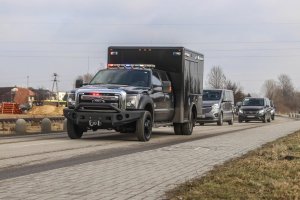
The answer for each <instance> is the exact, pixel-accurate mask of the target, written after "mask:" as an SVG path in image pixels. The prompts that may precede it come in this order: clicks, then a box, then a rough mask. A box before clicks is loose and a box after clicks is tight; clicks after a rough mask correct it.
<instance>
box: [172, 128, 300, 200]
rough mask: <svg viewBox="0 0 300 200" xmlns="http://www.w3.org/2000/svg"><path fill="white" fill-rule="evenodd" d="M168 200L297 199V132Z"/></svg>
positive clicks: (192, 183) (299, 136)
mask: <svg viewBox="0 0 300 200" xmlns="http://www.w3.org/2000/svg"><path fill="white" fill-rule="evenodd" d="M167 198H168V199H299V198H300V132H297V133H294V134H292V135H290V136H288V137H285V138H282V139H279V140H277V141H275V142H273V143H270V144H267V145H265V146H264V147H262V148H260V149H258V150H256V151H252V152H250V153H249V154H247V155H245V156H244V157H242V158H239V159H236V160H232V161H229V162H227V163H226V164H224V165H222V166H218V167H216V168H215V169H214V170H213V171H211V172H209V173H208V174H206V176H205V177H203V178H200V179H199V180H193V181H190V182H187V183H185V184H182V185H180V186H178V187H177V188H175V189H174V190H172V191H169V192H167Z"/></svg>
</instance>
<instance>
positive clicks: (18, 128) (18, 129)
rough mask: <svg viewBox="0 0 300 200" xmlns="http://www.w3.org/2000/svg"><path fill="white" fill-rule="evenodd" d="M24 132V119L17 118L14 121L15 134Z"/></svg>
mask: <svg viewBox="0 0 300 200" xmlns="http://www.w3.org/2000/svg"><path fill="white" fill-rule="evenodd" d="M25 133H26V121H25V120H24V119H18V120H17V121H16V134H25Z"/></svg>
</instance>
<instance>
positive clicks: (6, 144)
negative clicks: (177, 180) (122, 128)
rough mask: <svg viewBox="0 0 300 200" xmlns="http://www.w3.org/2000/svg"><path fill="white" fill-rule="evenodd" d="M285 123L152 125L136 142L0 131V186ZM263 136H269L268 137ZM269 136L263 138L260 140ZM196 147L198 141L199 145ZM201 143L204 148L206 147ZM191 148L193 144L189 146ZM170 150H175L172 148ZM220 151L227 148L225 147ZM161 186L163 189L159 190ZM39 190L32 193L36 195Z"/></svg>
mask: <svg viewBox="0 0 300 200" xmlns="http://www.w3.org/2000/svg"><path fill="white" fill-rule="evenodd" d="M285 126H286V127H293V128H292V129H291V130H297V128H299V129H300V126H299V122H295V123H294V121H293V120H291V119H288V118H281V117H277V118H276V119H275V121H272V122H271V123H260V122H253V123H242V124H238V123H235V124H234V125H233V126H230V125H227V124H225V123H224V125H223V126H216V125H215V124H207V125H205V126H196V127H195V129H194V132H193V135H191V136H178V135H174V133H173V129H172V128H171V127H164V128H158V129H154V132H153V136H152V138H151V141H150V142H147V143H143V142H138V141H137V139H136V137H135V136H134V135H131V134H119V133H115V132H113V131H99V132H89V133H86V134H85V135H84V136H83V138H82V139H80V140H70V139H69V138H68V137H67V135H66V133H55V134H40V135H30V136H15V137H1V138H0V152H1V153H0V186H1V183H3V181H4V183H5V182H7V181H8V182H12V181H13V180H15V179H18V178H19V179H22V177H24V178H25V177H29V176H39V175H40V174H44V173H50V172H53V171H55V170H58V171H63V170H66V169H68V168H77V167H80V166H83V165H88V166H89V165H92V166H94V164H95V163H102V162H104V163H107V164H108V163H110V161H112V162H111V163H114V162H115V161H116V160H119V159H123V158H127V160H128V157H129V158H131V157H134V156H135V155H137V154H141V153H143V152H144V154H145V155H146V154H147V152H153V151H160V150H161V149H166V148H167V149H168V148H170V149H174V146H175V147H176V145H177V146H187V147H190V146H192V145H190V144H192V143H195V142H206V141H207V140H209V139H213V140H216V141H219V140H222V139H221V138H223V137H225V136H227V135H228V137H229V136H230V137H231V136H232V137H231V139H230V141H234V143H235V142H237V141H238V140H239V135H245V134H246V135H247V137H250V138H251V134H250V135H249V133H253V137H255V134H258V133H261V132H264V131H266V132H272V130H273V129H274V131H275V130H277V131H278V129H279V127H280V128H283V129H282V130H287V131H291V130H288V129H285V128H284V127H285ZM280 130H281V129H280ZM254 133H255V134H254ZM288 133H290V132H288ZM288 133H285V134H288ZM262 136H263V135H262ZM274 137H275V136H274ZM276 137H277V136H276ZM225 138H226V137H225ZM253 139H255V138H253ZM268 140H270V138H269V139H268ZM268 140H264V141H263V142H266V141H268ZM220 142H222V141H220ZM261 143H262V142H259V143H258V145H261ZM237 144H238V143H237ZM214 145H215V144H208V145H207V148H210V146H214ZM256 146H257V144H256V143H254V144H252V145H251V147H247V148H246V147H245V151H247V150H248V149H249V148H250V149H251V148H253V147H256ZM201 148H203V147H202V146H201ZM201 148H200V147H197V148H195V149H197V150H196V151H199V150H201ZM205 148H206V147H205ZM205 148H204V151H206V150H205ZM195 149H193V151H194V150H195ZM172 152H173V153H174V151H173V150H172ZM223 152H225V153H226V151H225V150H224V151H223ZM242 153H244V152H242ZM237 154H239V153H237ZM226 155H227V154H226ZM230 155H231V154H230ZM234 155H236V154H234ZM183 156H184V155H183ZM205 156H206V157H207V158H209V157H210V154H205ZM213 156H214V154H211V157H213ZM226 158H227V157H226ZM228 158H229V157H228ZM160 159H164V158H160ZM221 160H222V159H221ZM118 163H119V162H118ZM211 163H214V162H211ZM210 165H212V164H210ZM147 166H148V165H147ZM137 173H139V172H137ZM112 176H113V175H112ZM154 176H155V174H154ZM158 178H159V177H158ZM116 180H118V179H116ZM158 182H159V179H158ZM78 183H80V178H79V179H78ZM0 188H1V187H0ZM121 189H122V188H121ZM123 189H124V188H123ZM160 192H162V191H161V190H160ZM9 194H10V193H9V192H7V191H6V192H5V193H4V194H3V195H9ZM95 194H96V193H95ZM106 194H107V196H106V197H107V199H115V197H120V198H121V199H126V198H130V197H133V196H135V197H138V198H137V199H139V197H141V196H136V195H133V193H128V195H127V193H126V195H127V196H126V195H124V194H123V193H122V195H123V196H122V195H121V196H114V197H113V198H110V197H112V196H110V195H109V194H110V193H109V192H108V193H106ZM157 194H158V193H157ZM20 195H21V193H20ZM39 195H41V194H39ZM39 195H37V196H35V197H41V196H39ZM130 195H133V196H130ZM8 197H9V196H8ZM17 197H18V196H17ZM47 197H50V198H51V197H52V198H53V197H54V196H51V195H50V196H47ZM65 197H66V199H68V198H70V196H65ZM73 197H74V196H73ZM73 197H72V198H73ZM79 197H82V195H81V196H80V195H79V196H76V198H79ZM103 197H104V196H103ZM122 197H123V198H122ZM154 197H155V196H151V195H150V198H149V199H151V198H152V199H153V198H154ZM155 198H157V197H155ZM0 199H1V192H0ZM29 199H31V198H29ZM91 199H93V198H91ZM94 199H99V194H98V196H95V198H94Z"/></svg>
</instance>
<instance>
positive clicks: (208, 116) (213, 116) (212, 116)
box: [197, 112, 219, 123]
mask: <svg viewBox="0 0 300 200" xmlns="http://www.w3.org/2000/svg"><path fill="white" fill-rule="evenodd" d="M218 120H219V113H211V112H210V113H205V115H204V117H203V118H198V120H197V121H198V122H204V123H210V122H217V121H218Z"/></svg>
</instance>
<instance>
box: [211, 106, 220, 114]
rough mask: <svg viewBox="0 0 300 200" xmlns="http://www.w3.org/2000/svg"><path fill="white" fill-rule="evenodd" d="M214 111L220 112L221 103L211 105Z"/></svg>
mask: <svg viewBox="0 0 300 200" xmlns="http://www.w3.org/2000/svg"><path fill="white" fill-rule="evenodd" d="M211 112H212V113H219V104H214V105H212V106H211Z"/></svg>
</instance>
